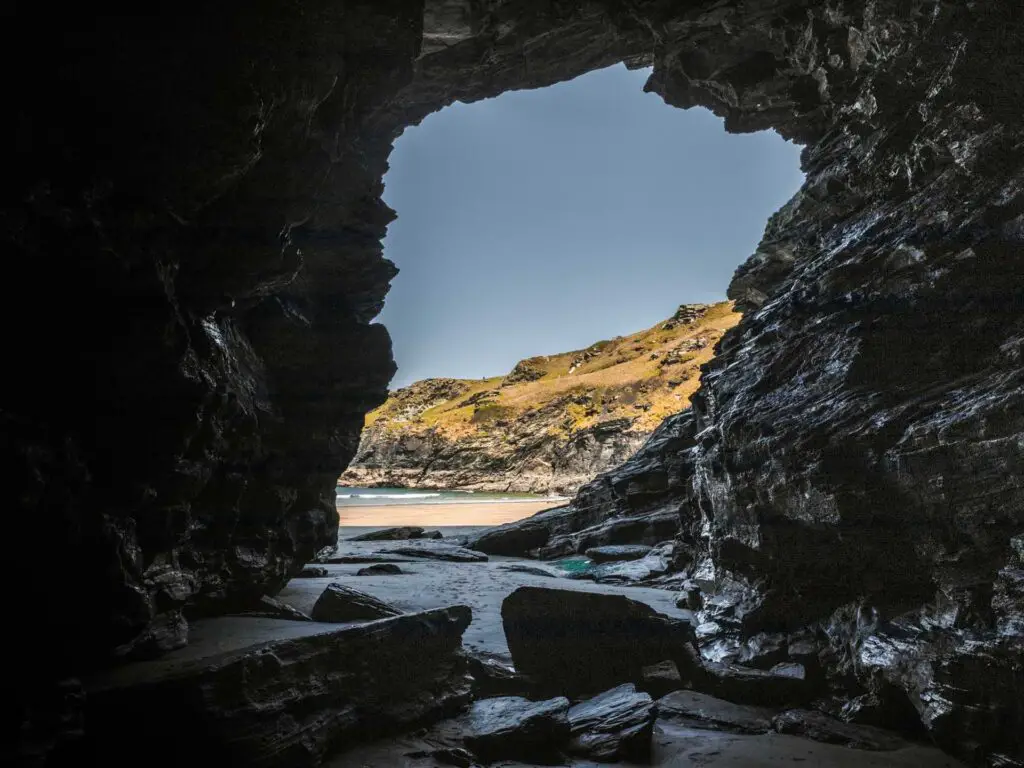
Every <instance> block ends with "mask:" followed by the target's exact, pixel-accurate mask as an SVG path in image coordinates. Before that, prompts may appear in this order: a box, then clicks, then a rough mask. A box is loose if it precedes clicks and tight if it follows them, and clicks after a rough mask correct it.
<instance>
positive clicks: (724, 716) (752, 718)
mask: <svg viewBox="0 0 1024 768" xmlns="http://www.w3.org/2000/svg"><path fill="white" fill-rule="evenodd" d="M776 711H777V710H772V709H767V708H764V707H748V706H744V705H742V704H734V703H733V702H731V701H723V700H722V699H716V698H715V697H713V696H708V695H707V694H706V693H698V692H697V691H673V692H672V693H670V694H668V695H667V696H663V697H662V698H660V699H658V718H659V719H665V720H672V721H675V722H681V723H683V724H685V725H688V726H690V727H692V728H707V729H709V730H716V731H734V732H737V733H768V732H769V731H771V730H772V717H773V716H774V715H775V713H776Z"/></svg>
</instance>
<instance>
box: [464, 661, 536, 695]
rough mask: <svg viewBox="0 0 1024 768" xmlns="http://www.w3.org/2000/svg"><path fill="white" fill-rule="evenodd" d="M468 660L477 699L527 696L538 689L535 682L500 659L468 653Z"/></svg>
mask: <svg viewBox="0 0 1024 768" xmlns="http://www.w3.org/2000/svg"><path fill="white" fill-rule="evenodd" d="M466 658H467V663H468V667H469V674H470V675H471V676H472V677H473V693H474V695H475V696H477V697H480V698H483V697H489V696H526V695H528V694H529V693H530V692H531V691H532V690H533V689H534V688H535V687H536V683H535V681H534V680H532V679H531V678H529V677H527V676H526V675H521V674H519V673H518V672H517V671H516V670H515V669H514V668H513V667H511V666H509V665H508V664H506V663H505V662H503V661H501V660H500V659H496V658H493V657H490V656H485V655H479V654H473V653H467V654H466Z"/></svg>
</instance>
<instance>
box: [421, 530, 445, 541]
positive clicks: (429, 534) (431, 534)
mask: <svg viewBox="0 0 1024 768" xmlns="http://www.w3.org/2000/svg"><path fill="white" fill-rule="evenodd" d="M420 538H421V539H443V538H444V534H443V533H441V532H440V531H437V530H434V531H424V532H423V535H422V536H420Z"/></svg>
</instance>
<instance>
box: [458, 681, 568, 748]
mask: <svg viewBox="0 0 1024 768" xmlns="http://www.w3.org/2000/svg"><path fill="white" fill-rule="evenodd" d="M568 712H569V700H568V699H566V698H565V697H562V696H560V697H557V698H554V699H548V700H547V701H530V700H529V699H524V698H522V697H519V696H501V697H498V698H493V699H481V700H480V701H476V702H474V703H473V706H472V707H471V708H470V710H469V712H468V713H467V714H466V718H465V722H466V728H467V732H466V736H465V743H466V746H467V747H468V748H469V749H470V750H472V751H473V752H474V753H475V754H476V755H478V756H479V757H480V758H481V759H483V760H485V761H488V762H492V761H495V760H510V759H517V760H524V761H531V760H536V761H538V762H545V763H548V762H556V761H558V760H559V747H560V746H561V745H562V744H564V743H565V741H566V740H567V739H568V738H569V719H568V717H567V714H568Z"/></svg>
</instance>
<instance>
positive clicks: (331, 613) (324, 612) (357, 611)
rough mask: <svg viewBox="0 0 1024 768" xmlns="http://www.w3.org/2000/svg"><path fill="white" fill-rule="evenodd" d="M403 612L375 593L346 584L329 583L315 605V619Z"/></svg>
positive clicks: (336, 619)
mask: <svg viewBox="0 0 1024 768" xmlns="http://www.w3.org/2000/svg"><path fill="white" fill-rule="evenodd" d="M401 613H402V612H401V611H400V610H398V609H397V608H395V607H394V606H393V605H389V604H388V603H385V602H384V601H382V600H378V599H377V598H376V597H374V596H373V595H368V594H366V593H365V592H360V591H359V590H358V589H352V588H351V587H346V586H345V585H344V584H338V583H332V584H328V585H327V588H326V589H324V591H323V593H322V594H321V595H320V597H318V598H317V601H316V603H315V604H314V605H313V612H312V616H313V620H314V621H328V622H342V621H359V620H360V619H384V618H387V617H388V616H399V615H400V614H401Z"/></svg>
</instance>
